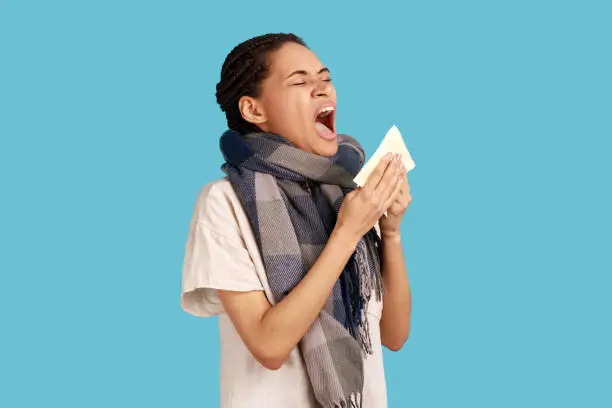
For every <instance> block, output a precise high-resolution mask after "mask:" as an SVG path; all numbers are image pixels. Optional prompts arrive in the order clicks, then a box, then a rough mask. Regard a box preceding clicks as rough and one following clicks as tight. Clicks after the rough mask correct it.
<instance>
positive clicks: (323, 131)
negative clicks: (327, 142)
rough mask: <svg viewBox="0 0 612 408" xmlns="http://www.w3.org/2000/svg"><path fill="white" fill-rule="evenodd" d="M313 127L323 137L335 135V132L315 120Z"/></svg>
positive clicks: (331, 137) (333, 136) (327, 137)
mask: <svg viewBox="0 0 612 408" xmlns="http://www.w3.org/2000/svg"><path fill="white" fill-rule="evenodd" d="M315 129H316V131H317V133H318V134H319V136H321V137H322V138H323V139H333V138H335V137H336V135H335V133H334V132H332V131H331V130H330V129H329V128H328V127H327V126H325V125H324V124H322V123H321V122H315Z"/></svg>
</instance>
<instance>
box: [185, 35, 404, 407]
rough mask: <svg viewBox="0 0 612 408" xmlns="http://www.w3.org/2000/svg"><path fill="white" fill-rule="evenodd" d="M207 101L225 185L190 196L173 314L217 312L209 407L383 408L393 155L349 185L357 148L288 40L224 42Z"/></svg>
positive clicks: (396, 219)
mask: <svg viewBox="0 0 612 408" xmlns="http://www.w3.org/2000/svg"><path fill="white" fill-rule="evenodd" d="M217 101H218V103H219V105H220V106H221V109H222V110H223V111H224V112H225V114H226V116H227V123H228V127H229V130H228V131H226V132H225V133H224V134H223V135H222V136H221V143H220V146H221V151H222V153H223V156H224V158H225V163H224V165H223V167H222V168H223V170H224V172H225V173H226V174H227V176H226V177H223V178H222V179H219V180H215V181H213V182H211V183H209V184H207V185H206V186H204V187H203V188H202V189H201V191H200V193H199V195H198V197H197V200H196V204H195V208H194V212H193V218H192V221H191V225H190V231H189V236H188V240H187V245H186V254H185V260H184V266H183V291H182V294H181V305H182V307H183V309H184V310H185V311H187V312H188V313H191V314H193V315H196V316H212V315H218V316H219V330H220V338H221V371H220V375H221V378H220V387H221V406H222V407H262V408H263V407H265V408H275V407H287V406H291V407H293V408H301V407H324V408H327V407H352V406H357V407H361V406H363V407H365V408H376V407H386V406H387V397H386V385H385V380H384V371H383V362H382V347H381V345H384V346H386V347H387V348H389V349H391V350H399V349H400V347H401V346H402V345H403V344H404V342H405V341H406V339H407V338H408V333H409V330H410V309H411V297H410V288H409V283H408V278H407V274H406V267H405V263H404V259H403V255H402V246H401V236H400V223H401V220H402V218H403V216H404V213H405V211H406V209H407V207H408V204H409V203H410V201H411V196H410V188H409V185H408V180H407V177H406V171H405V170H404V169H403V168H402V167H401V163H400V160H399V158H397V157H389V156H387V157H386V158H385V159H383V160H381V162H380V163H379V164H378V167H377V168H376V170H375V171H374V172H373V173H372V174H371V176H370V177H369V179H368V181H367V183H366V184H365V185H364V186H363V187H362V188H359V187H357V186H356V185H355V183H354V182H353V181H352V180H353V178H354V177H355V175H356V174H357V172H358V171H359V169H360V168H361V166H362V165H363V162H364V159H365V155H364V152H363V149H362V148H361V146H360V145H359V143H357V141H356V140H355V139H353V138H351V137H349V136H347V135H342V134H338V133H337V132H336V127H335V109H336V93H335V90H334V87H333V86H332V84H331V79H330V73H329V70H328V69H327V68H325V67H324V66H323V65H322V64H321V62H320V61H319V60H318V58H317V57H316V55H315V54H314V53H313V52H312V51H311V50H310V49H309V48H308V47H307V46H306V44H305V43H304V42H303V41H302V40H301V39H300V38H299V37H297V36H295V35H293V34H266V35H262V36H258V37H255V38H252V39H250V40H248V41H245V42H243V43H242V44H239V45H238V46H237V47H235V48H234V49H233V50H232V51H231V52H230V54H229V55H228V56H227V58H226V60H225V62H224V64H223V67H222V71H221V81H220V82H219V84H218V85H217ZM385 211H387V216H383V213H384V212H385ZM383 303H384V308H383Z"/></svg>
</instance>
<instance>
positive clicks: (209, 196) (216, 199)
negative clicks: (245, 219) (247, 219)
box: [193, 177, 240, 235]
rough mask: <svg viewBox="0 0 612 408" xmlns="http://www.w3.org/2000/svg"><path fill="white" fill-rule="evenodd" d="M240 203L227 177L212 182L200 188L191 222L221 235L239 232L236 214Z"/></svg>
mask: <svg viewBox="0 0 612 408" xmlns="http://www.w3.org/2000/svg"><path fill="white" fill-rule="evenodd" d="M238 211H240V201H239V200H238V196H237V195H236V192H235V191H234V188H233V187H232V184H231V183H230V181H229V179H228V178H227V177H222V178H219V179H216V180H213V181H211V182H209V183H207V184H205V185H204V186H202V187H201V188H200V190H199V192H198V194H197V197H196V200H195V205H194V209H193V220H194V221H195V222H199V223H202V224H204V225H206V226H207V227H208V228H209V229H211V230H213V231H215V232H217V233H221V234H223V235H235V234H237V233H238V232H239V228H238V225H237V212H238Z"/></svg>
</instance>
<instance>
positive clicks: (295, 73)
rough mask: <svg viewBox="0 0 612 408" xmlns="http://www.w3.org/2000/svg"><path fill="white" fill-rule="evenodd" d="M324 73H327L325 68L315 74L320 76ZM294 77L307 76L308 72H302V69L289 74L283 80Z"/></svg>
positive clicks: (327, 70)
mask: <svg viewBox="0 0 612 408" xmlns="http://www.w3.org/2000/svg"><path fill="white" fill-rule="evenodd" d="M324 72H327V73H329V69H328V68H327V67H323V68H321V69H320V70H319V72H317V75H319V74H322V73H324ZM294 75H308V72H306V71H304V70H303V69H299V70H297V71H293V72H292V73H290V74H289V75H287V78H285V79H289V78H291V77H292V76H294Z"/></svg>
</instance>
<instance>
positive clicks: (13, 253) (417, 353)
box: [0, 0, 612, 408]
mask: <svg viewBox="0 0 612 408" xmlns="http://www.w3.org/2000/svg"><path fill="white" fill-rule="evenodd" d="M611 17H612V7H611V6H610V2H605V1H599V2H597V1H505V2H500V1H497V2H493V1H462V2H455V1H429V2H414V1H410V2H395V3H393V2H388V1H376V2H371V3H368V4H357V3H353V2H350V3H349V2H281V1H277V2H271V1H266V2H252V1H250V2H243V3H240V2H236V1H233V2H223V3H222V4H212V3H210V2H204V1H165V2H161V1H109V0H106V1H95V2H94V1H87V2H86V1H59V0H58V1H53V2H50V1H49V2H47V1H44V2H43V1H39V2H34V1H0V135H1V139H0V140H1V142H0V143H1V144H0V177H1V186H2V199H1V201H0V203H1V204H0V205H1V206H2V207H1V211H0V223H1V224H0V225H1V226H0V234H1V236H0V238H1V257H0V269H1V275H0V276H1V278H0V279H1V281H0V314H1V336H0V342H1V347H0V381H1V382H0V389H1V391H0V406H2V407H38V406H61V407H107V406H112V407H141V406H142V407H145V406H146V407H177V406H200V407H215V406H218V362H219V361H218V347H219V344H218V333H217V326H216V319H201V318H196V317H193V316H191V315H188V314H186V313H184V312H183V311H182V309H181V308H180V306H179V294H180V287H181V267H182V262H183V255H184V253H183V251H184V245H185V241H186V238H187V232H188V225H189V220H190V217H191V211H192V209H193V205H194V200H195V197H196V195H197V193H198V191H199V189H200V188H201V186H203V185H204V184H206V183H207V182H209V181H211V180H213V179H215V178H217V177H220V176H222V173H221V171H220V168H219V167H220V165H221V155H220V153H219V151H218V138H219V135H220V134H221V132H222V131H223V130H224V128H225V120H224V116H223V115H222V113H221V111H220V110H219V108H218V106H217V105H216V102H215V97H214V89H215V84H216V83H217V81H218V79H219V73H220V69H221V64H222V62H223V59H224V58H225V56H226V54H227V53H228V52H229V51H230V50H231V48H232V47H233V46H234V45H236V44H237V43H239V42H241V41H243V40H245V39H247V38H250V37H251V36H254V35H258V34H262V33H265V32H277V31H285V32H287V31H291V32H295V33H296V34H298V35H300V36H302V37H303V38H304V39H305V40H306V42H307V43H308V45H309V46H310V47H311V48H312V49H313V50H314V51H315V52H316V53H317V55H318V56H319V57H320V59H321V60H322V61H323V62H324V63H325V64H326V65H328V66H329V67H330V69H331V71H332V74H333V79H334V83H335V85H336V89H337V91H338V108H339V110H338V124H339V128H340V130H341V131H343V132H344V133H349V134H352V135H354V136H355V137H357V138H358V139H359V140H360V141H361V142H362V144H363V145H364V147H365V148H366V151H367V152H368V154H372V153H373V152H374V149H375V148H376V147H377V146H378V143H379V142H380V140H381V138H382V137H383V135H384V133H385V132H386V131H387V129H388V128H389V127H390V126H391V125H392V124H396V125H398V127H399V129H400V130H401V131H402V134H403V135H404V137H405V139H406V142H407V144H408V147H409V149H410V152H411V153H412V155H413V158H414V160H415V162H416V164H417V167H416V169H415V170H414V171H413V172H411V173H410V174H409V181H410V185H411V187H412V191H413V197H414V201H413V203H412V204H411V206H410V209H409V211H408V213H407V216H406V220H405V223H404V225H403V234H404V236H405V240H404V249H405V254H406V259H407V264H408V270H409V277H410V281H411V285H412V293H413V314H412V319H413V320H412V331H411V335H410V338H409V340H408V343H407V344H406V345H405V347H404V348H403V349H402V350H401V351H400V352H398V353H393V352H387V351H385V364H386V370H387V371H386V373H387V381H388V394H389V405H390V407H419V408H420V407H458V406H461V407H464V406H465V407H544V406H546V407H552V406H555V407H603V406H612V397H611V394H610V393H611V390H610V384H611V378H612V373H611V371H610V370H611V369H610V366H611V365H610V364H611V363H612V359H611V353H610V344H612V336H611V333H610V332H611V329H610V321H611V318H610V314H611V312H612V305H611V302H610V297H611V296H610V283H612V280H611V278H610V276H611V272H612V266H611V262H610V249H611V246H612V245H611V243H612V239H611V237H610V227H611V222H610V221H611V220H610V212H609V210H610V208H611V206H612V202H611V199H610V192H609V189H610V184H611V183H610V170H609V169H610V164H609V155H610V137H611V136H612V120H611V117H612V97H611V95H612V86H611V85H612V83H611V75H610V73H611V72H612V60H611V52H610V51H611V48H610V47H611V46H610V40H611V39H612V28H611V27H612V25H611V24H610V21H611Z"/></svg>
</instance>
